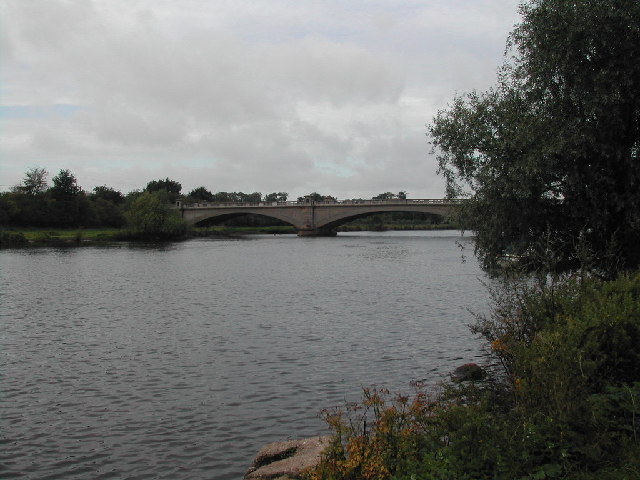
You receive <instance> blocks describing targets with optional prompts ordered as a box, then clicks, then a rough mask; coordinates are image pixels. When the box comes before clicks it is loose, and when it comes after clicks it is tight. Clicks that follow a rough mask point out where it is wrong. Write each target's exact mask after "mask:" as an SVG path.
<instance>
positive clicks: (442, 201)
mask: <svg viewBox="0 0 640 480" xmlns="http://www.w3.org/2000/svg"><path fill="white" fill-rule="evenodd" d="M462 202H463V200H462V199H459V198H455V199H448V198H418V199H391V200H337V201H333V202H332V201H320V202H316V201H311V202H297V201H287V202H226V203H212V202H202V203H181V202H177V204H176V206H177V207H178V208H189V209H191V208H225V207H226V208H238V207H250V208H259V207H268V208H272V207H309V206H322V205H326V206H335V207H339V206H341V205H345V206H353V205H456V204H459V203H462Z"/></svg>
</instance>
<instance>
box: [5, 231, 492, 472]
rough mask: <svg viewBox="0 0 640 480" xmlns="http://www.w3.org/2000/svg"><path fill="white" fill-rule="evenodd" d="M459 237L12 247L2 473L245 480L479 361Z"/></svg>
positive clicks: (471, 273) (470, 264) (472, 294)
mask: <svg viewBox="0 0 640 480" xmlns="http://www.w3.org/2000/svg"><path fill="white" fill-rule="evenodd" d="M458 240H460V238H459V237H457V236H456V233H455V232H392V233H360V234H341V235H340V236H338V237H337V238H297V237H294V236H288V235H282V236H277V237H274V236H257V237H251V238H250V239H243V240H211V239H205V240H193V241H188V242H185V243H179V244H175V245H171V246H164V247H158V246H146V247H144V246H132V245H116V246H111V247H102V248H93V247H87V248H74V249H53V248H52V249H31V250H14V251H12V250H5V251H1V252H0V268H1V272H2V273H1V275H0V295H1V305H2V307H1V310H0V315H1V316H0V327H1V328H0V366H1V371H0V389H1V391H0V401H1V409H2V413H1V415H2V416H1V424H0V427H1V428H0V463H1V466H0V478H3V479H9V478H25V479H29V478H32V479H55V478H64V479H80V478H82V479H101V478H104V479H107V478H108V479H125V478H127V479H143V478H167V479H238V478H241V477H242V475H243V473H244V471H245V470H246V468H247V466H248V465H249V463H250V461H251V458H252V457H253V455H254V454H255V453H256V452H257V450H258V449H259V448H260V447H261V446H262V445H263V444H265V443H268V442H271V441H277V440H285V439H290V438H299V437H303V436H310V435H316V434H324V433H326V427H325V425H324V424H323V422H322V420H321V419H320V418H319V416H318V413H319V412H320V410H321V409H322V408H325V407H330V406H334V405H341V404H343V403H344V401H345V400H357V399H359V398H360V391H361V387H362V386H370V385H373V384H376V385H379V386H385V387H388V388H390V389H393V390H398V389H402V390H410V387H409V382H410V381H411V380H416V379H427V380H428V381H429V382H437V381H438V379H440V378H442V376H443V375H445V374H447V373H448V372H449V371H450V370H451V369H452V368H454V367H455V366H457V365H459V364H461V363H464V362H468V361H473V360H474V359H476V358H477V357H478V356H479V354H480V353H479V352H480V346H479V342H478V341H477V340H475V339H474V338H473V337H472V336H471V334H470V333H469V332H468V329H467V324H469V323H470V322H471V321H472V318H471V315H470V314H469V313H468V311H467V309H468V308H471V309H476V310H479V309H482V308H483V305H484V302H485V301H486V294H485V291H484V289H483V287H482V286H481V284H480V281H479V278H481V276H482V274H481V273H480V271H479V269H478V266H477V263H476V262H475V260H474V259H473V257H472V255H471V253H470V252H466V253H467V255H468V258H467V261H466V262H464V263H463V262H461V253H460V250H459V248H458V247H457V245H456V241H458Z"/></svg>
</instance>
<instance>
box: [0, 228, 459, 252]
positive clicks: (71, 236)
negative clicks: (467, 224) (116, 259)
mask: <svg viewBox="0 0 640 480" xmlns="http://www.w3.org/2000/svg"><path fill="white" fill-rule="evenodd" d="M337 230H338V232H362V231H370V232H384V231H407V230H459V227H458V226H457V225H454V224H449V223H442V224H376V225H370V224H346V225H342V226H340V227H339V228H338V229H337ZM295 233H296V229H295V228H294V227H292V226H288V225H273V226H253V227H250V226H244V227H240V226H225V225H218V226H209V227H195V228H191V229H189V230H188V231H187V232H186V233H185V234H183V235H181V236H179V237H176V238H171V239H162V238H154V237H153V236H149V235H144V234H140V233H136V232H133V231H131V230H128V229H126V228H109V227H105V228H18V227H16V228H4V229H1V230H0V248H18V247H38V246H89V245H96V244H105V243H109V242H139V241H144V242H149V241H158V242H164V241H182V240H188V239H191V238H202V237H222V238H224V237H229V238H233V237H241V236H245V235H271V234H273V235H284V234H295Z"/></svg>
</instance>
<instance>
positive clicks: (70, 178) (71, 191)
mask: <svg viewBox="0 0 640 480" xmlns="http://www.w3.org/2000/svg"><path fill="white" fill-rule="evenodd" d="M51 181H52V182H53V186H52V187H51V188H50V189H49V191H50V192H51V196H52V197H53V198H55V199H56V200H70V199H72V198H74V197H76V196H77V195H79V194H80V193H81V192H82V187H80V186H79V185H78V183H77V180H76V177H75V175H74V174H73V173H71V171H70V170H68V169H63V170H60V172H59V173H58V174H57V175H56V176H55V177H53V178H52V179H51Z"/></svg>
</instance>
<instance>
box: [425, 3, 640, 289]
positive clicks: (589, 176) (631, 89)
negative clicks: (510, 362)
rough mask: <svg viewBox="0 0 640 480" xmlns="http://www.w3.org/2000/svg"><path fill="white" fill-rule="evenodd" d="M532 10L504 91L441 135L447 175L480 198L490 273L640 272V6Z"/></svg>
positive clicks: (474, 210)
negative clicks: (507, 267) (507, 266)
mask: <svg viewBox="0 0 640 480" xmlns="http://www.w3.org/2000/svg"><path fill="white" fill-rule="evenodd" d="M521 12H522V14H523V20H522V22H521V23H520V24H519V25H518V26H517V27H516V28H515V30H514V31H513V32H512V34H511V36H510V39H509V44H508V46H509V47H510V53H511V54H512V56H511V57H509V58H507V60H506V62H505V65H504V66H503V68H502V70H501V75H500V78H499V81H498V85H497V86H496V87H495V88H493V89H491V90H489V91H488V92H485V93H477V92H472V93H469V94H467V95H465V96H460V97H457V98H455V99H454V100H453V102H452V103H451V105H450V106H449V107H448V108H447V109H446V110H443V111H441V112H439V113H438V115H437V116H436V117H435V118H434V120H433V122H432V124H431V125H430V126H429V135H430V136H431V138H432V143H433V145H434V147H435V150H436V152H437V153H438V162H439V173H440V174H441V175H442V176H443V177H444V178H445V180H446V182H447V194H448V195H449V196H468V197H469V198H470V200H471V201H470V202H469V203H468V205H467V206H465V209H464V210H463V211H462V218H461V220H462V221H463V224H464V226H465V227H466V228H467V229H470V230H473V231H475V232H476V252H477V254H478V256H479V258H480V260H481V262H482V264H483V266H484V267H485V268H487V269H493V268H495V267H497V266H498V264H500V263H501V260H502V259H503V258H504V256H505V255H506V254H509V255H510V256H511V258H512V259H516V260H517V263H519V264H520V265H521V266H523V267H526V268H533V269H536V270H544V269H549V268H551V269H553V270H567V269H573V268H577V267H585V266H587V265H586V264H587V263H588V266H589V267H590V268H593V269H594V271H596V272H598V273H599V274H601V275H604V276H608V277H613V276H615V273H616V272H617V271H619V270H626V269H633V268H634V267H636V266H638V265H640V187H639V185H640V158H639V150H640V148H639V146H640V3H639V2H637V1H635V0H621V1H617V2H613V3H612V2H610V1H606V0H590V1H586V0H582V1H578V2H564V1H560V0H532V1H530V2H526V3H523V5H522V6H521ZM543 239H544V240H543ZM543 241H544V243H545V244H543V243H542V242H543ZM579 250H580V251H581V252H582V253H580V252H579ZM587 251H588V252H589V253H588V257H589V258H588V259H587V258H585V255H584V253H585V252H587ZM587 260H588V262H587Z"/></svg>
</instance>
